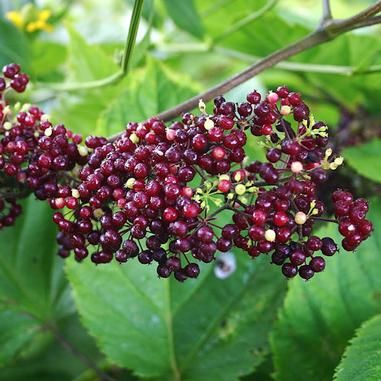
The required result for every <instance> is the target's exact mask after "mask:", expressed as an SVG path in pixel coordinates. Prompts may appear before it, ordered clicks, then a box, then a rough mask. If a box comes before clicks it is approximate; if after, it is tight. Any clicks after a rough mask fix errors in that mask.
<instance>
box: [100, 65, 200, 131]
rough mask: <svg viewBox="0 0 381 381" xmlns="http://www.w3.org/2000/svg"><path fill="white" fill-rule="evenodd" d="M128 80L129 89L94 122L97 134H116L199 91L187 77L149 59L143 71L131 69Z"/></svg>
mask: <svg viewBox="0 0 381 381" xmlns="http://www.w3.org/2000/svg"><path fill="white" fill-rule="evenodd" d="M131 80H132V82H131V84H130V86H129V88H128V89H127V90H126V91H124V92H122V93H121V94H120V96H119V97H117V98H116V99H115V100H114V102H112V103H110V105H109V107H108V108H107V109H106V110H105V111H104V112H103V113H102V115H101V117H100V118H99V120H98V123H97V132H98V133H102V134H105V135H106V136H110V135H111V134H114V133H118V132H120V131H122V130H123V128H124V126H125V125H126V124H127V123H128V122H130V121H137V122H139V121H142V120H145V119H147V118H149V117H151V116H154V115H156V114H158V113H159V112H160V111H163V110H165V109H167V108H170V107H172V106H175V105H176V104H177V103H180V102H181V101H184V100H186V99H187V98H190V97H191V96H193V95H194V94H195V93H197V92H198V90H199V87H198V86H197V85H195V84H194V83H192V80H191V79H190V78H188V77H186V76H178V75H176V74H174V73H173V72H172V71H170V70H168V69H167V68H166V67H165V66H164V65H163V64H161V63H159V62H156V61H153V60H151V61H149V62H148V65H147V67H146V68H145V69H144V70H141V71H137V72H136V73H135V72H134V73H133V75H131ZM185 84H186V85H185Z"/></svg>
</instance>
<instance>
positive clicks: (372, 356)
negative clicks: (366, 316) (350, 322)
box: [335, 315, 381, 381]
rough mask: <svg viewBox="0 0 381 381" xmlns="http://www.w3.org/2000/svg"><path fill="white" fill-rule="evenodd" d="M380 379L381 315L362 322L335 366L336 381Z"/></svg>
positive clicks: (370, 380) (372, 380)
mask: <svg viewBox="0 0 381 381" xmlns="http://www.w3.org/2000/svg"><path fill="white" fill-rule="evenodd" d="M380 379H381V315H377V316H375V317H374V318H372V319H370V320H368V321H367V322H366V323H364V324H363V325H362V326H361V328H360V329H359V330H358V331H357V332H356V336H355V337H354V338H353V339H352V340H351V343H350V345H349V347H348V348H347V349H346V350H345V353H344V355H343V358H342V360H341V362H340V364H339V366H338V367H337V368H336V373H335V380H337V381H347V380H352V381H379V380H380Z"/></svg>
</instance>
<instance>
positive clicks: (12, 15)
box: [6, 4, 53, 33]
mask: <svg viewBox="0 0 381 381" xmlns="http://www.w3.org/2000/svg"><path fill="white" fill-rule="evenodd" d="M51 16H52V12H51V11H50V10H49V9H42V10H39V9H36V8H35V7H33V6H31V4H27V5H26V6H24V7H23V8H22V9H21V10H20V11H11V12H8V13H7V14H6V18H7V19H8V20H9V21H10V22H11V23H12V24H14V25H15V26H16V27H17V28H19V29H22V30H25V31H27V32H28V33H33V32H37V31H40V30H43V31H46V32H51V31H52V30H53V25H51V24H49V23H48V20H49V18H50V17H51Z"/></svg>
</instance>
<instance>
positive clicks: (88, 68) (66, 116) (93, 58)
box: [52, 28, 124, 135]
mask: <svg viewBox="0 0 381 381" xmlns="http://www.w3.org/2000/svg"><path fill="white" fill-rule="evenodd" d="M68 31H69V36H70V41H69V45H68V69H69V74H68V81H70V82H73V81H74V82H85V81H92V80H96V79H102V78H105V77H108V76H109V75H112V74H114V73H116V72H117V70H118V67H117V65H116V64H115V63H114V62H113V60H112V59H111V58H110V57H109V56H108V55H107V54H105V52H104V51H103V50H102V49H101V48H100V47H99V46H91V45H89V44H88V43H87V42H86V41H85V40H84V39H83V37H82V36H81V35H80V34H79V33H78V32H76V31H75V30H74V29H72V28H68ZM123 83H124V82H123ZM119 92H120V87H119V86H110V87H105V88H101V89H93V90H90V91H82V92H79V93H75V94H74V95H69V94H67V93H63V94H62V95H60V97H59V98H58V101H59V103H58V106H57V107H56V108H55V109H54V110H53V112H52V115H53V119H54V120H55V122H56V123H64V124H65V125H66V126H67V127H68V128H70V129H71V130H73V131H75V132H76V133H82V134H84V135H88V134H91V133H94V128H95V124H96V120H97V119H98V116H99V114H100V113H101V112H102V111H103V110H104V109H105V108H106V107H107V106H108V104H109V102H110V100H112V99H114V97H116V96H117V94H118V93H119Z"/></svg>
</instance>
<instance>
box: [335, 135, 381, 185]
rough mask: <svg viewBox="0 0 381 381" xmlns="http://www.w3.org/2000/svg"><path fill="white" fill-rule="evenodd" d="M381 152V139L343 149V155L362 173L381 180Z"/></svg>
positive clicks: (372, 178)
mask: <svg viewBox="0 0 381 381" xmlns="http://www.w3.org/2000/svg"><path fill="white" fill-rule="evenodd" d="M380 152H381V140H380V139H374V140H372V141H370V142H369V143H365V144H361V145H359V146H354V147H349V148H346V149H344V150H343V152H342V155H343V156H344V158H345V160H346V161H347V162H348V164H349V165H350V166H351V167H352V168H354V169H355V170H356V171H357V172H358V173H359V174H360V175H362V176H364V177H366V178H368V179H371V180H373V181H377V182H381V160H380Z"/></svg>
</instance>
